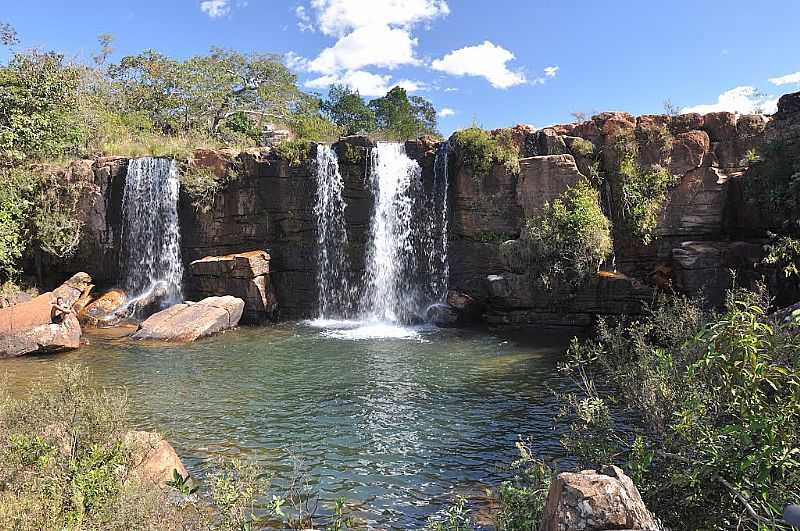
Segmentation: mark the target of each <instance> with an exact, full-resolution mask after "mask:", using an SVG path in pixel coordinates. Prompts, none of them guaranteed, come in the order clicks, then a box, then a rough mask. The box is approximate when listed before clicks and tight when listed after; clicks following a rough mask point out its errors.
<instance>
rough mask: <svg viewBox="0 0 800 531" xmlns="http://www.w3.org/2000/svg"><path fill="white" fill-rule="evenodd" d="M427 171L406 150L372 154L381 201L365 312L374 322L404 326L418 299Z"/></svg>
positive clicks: (383, 145) (382, 146) (383, 148)
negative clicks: (417, 212)
mask: <svg viewBox="0 0 800 531" xmlns="http://www.w3.org/2000/svg"><path fill="white" fill-rule="evenodd" d="M421 173H422V170H421V169H420V167H419V164H417V162H416V161H414V160H411V159H410V158H408V156H406V153H405V149H404V148H403V145H402V144H395V143H389V142H379V143H378V145H377V147H374V148H372V149H371V150H370V175H369V184H370V187H371V189H372V193H373V197H374V199H375V206H374V209H373V214H372V221H371V224H370V236H369V244H368V247H367V257H366V270H365V279H364V280H365V282H364V284H365V286H364V296H363V299H362V301H361V310H362V313H363V314H364V316H365V317H366V318H368V319H370V320H374V321H390V322H397V321H404V320H406V318H407V316H408V312H409V311H410V310H412V308H413V303H414V298H415V296H416V293H415V289H414V286H413V284H412V283H411V282H410V281H411V278H410V276H411V275H410V274H409V273H410V272H411V271H412V270H413V268H414V266H415V265H416V254H415V249H414V236H415V233H414V225H415V224H419V219H414V195H413V194H412V192H413V191H415V190H418V189H419V186H420V176H421Z"/></svg>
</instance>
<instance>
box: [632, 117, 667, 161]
mask: <svg viewBox="0 0 800 531" xmlns="http://www.w3.org/2000/svg"><path fill="white" fill-rule="evenodd" d="M673 140H674V139H673V136H672V133H670V132H669V129H667V128H666V126H663V125H654V126H650V127H640V128H638V129H636V141H637V143H638V145H639V149H640V150H644V151H646V152H647V153H651V154H654V155H655V156H656V157H657V159H658V160H664V159H666V158H667V157H669V156H670V154H671V153H672V142H673Z"/></svg>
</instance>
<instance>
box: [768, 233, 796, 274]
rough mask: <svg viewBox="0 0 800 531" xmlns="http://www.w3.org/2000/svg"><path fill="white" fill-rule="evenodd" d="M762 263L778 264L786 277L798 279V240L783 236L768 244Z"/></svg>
mask: <svg viewBox="0 0 800 531" xmlns="http://www.w3.org/2000/svg"><path fill="white" fill-rule="evenodd" d="M764 263H767V264H773V265H778V266H779V267H780V268H781V270H782V271H783V274H784V276H786V277H787V278H789V277H795V278H797V279H800V240H798V239H796V238H791V237H788V236H783V237H780V238H778V239H777V240H775V241H774V242H773V243H772V244H771V245H770V246H769V254H768V255H767V257H766V258H764Z"/></svg>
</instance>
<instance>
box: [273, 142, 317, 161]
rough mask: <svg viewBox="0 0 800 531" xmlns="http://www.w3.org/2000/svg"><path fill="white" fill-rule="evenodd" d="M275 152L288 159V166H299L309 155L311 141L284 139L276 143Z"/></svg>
mask: <svg viewBox="0 0 800 531" xmlns="http://www.w3.org/2000/svg"><path fill="white" fill-rule="evenodd" d="M276 152H277V153H278V156H280V157H281V158H283V159H286V160H287V161H289V166H299V165H301V164H302V163H304V162H305V161H306V160H308V158H309V157H310V156H311V142H309V141H308V140H304V139H297V140H286V141H284V142H281V143H280V144H278V146H277V148H276Z"/></svg>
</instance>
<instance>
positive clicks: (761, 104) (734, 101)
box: [681, 86, 778, 114]
mask: <svg viewBox="0 0 800 531" xmlns="http://www.w3.org/2000/svg"><path fill="white" fill-rule="evenodd" d="M777 109H778V99H777V98H773V97H771V96H767V95H765V94H761V93H760V92H758V91H757V90H756V89H755V87H750V86H742V87H735V88H732V89H730V90H726V91H725V92H723V93H722V94H720V95H719V97H718V98H717V102H716V103H707V104H701V105H693V106H691V107H684V108H683V109H681V112H682V113H689V112H697V113H700V114H706V113H709V112H721V111H728V112H738V113H741V114H750V113H754V112H764V113H767V114H771V113H774V112H775V111H777Z"/></svg>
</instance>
